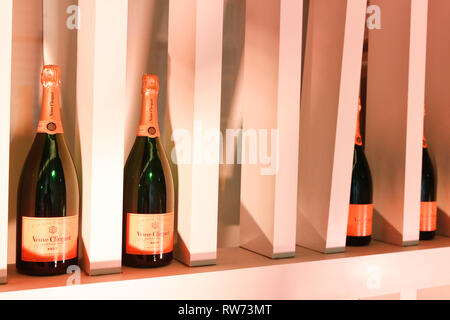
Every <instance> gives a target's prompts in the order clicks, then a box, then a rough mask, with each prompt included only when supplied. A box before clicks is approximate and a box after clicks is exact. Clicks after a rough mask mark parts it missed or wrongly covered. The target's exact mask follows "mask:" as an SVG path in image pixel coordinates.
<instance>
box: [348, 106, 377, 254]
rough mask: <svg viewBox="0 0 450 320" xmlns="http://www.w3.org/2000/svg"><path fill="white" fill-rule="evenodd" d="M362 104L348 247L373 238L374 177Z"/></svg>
mask: <svg viewBox="0 0 450 320" xmlns="http://www.w3.org/2000/svg"><path fill="white" fill-rule="evenodd" d="M360 111H361V102H359V106H358V122H357V128H356V137H355V151H354V153H353V170H352V184H351V189H350V208H349V217H348V226H347V241H346V245H347V246H364V245H368V244H369V243H370V240H371V238H372V218H373V201H372V177H371V174H370V169H369V164H368V162H367V159H366V156H365V154H364V150H363V144H362V139H361V133H360Z"/></svg>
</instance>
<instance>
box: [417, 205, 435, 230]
mask: <svg viewBox="0 0 450 320" xmlns="http://www.w3.org/2000/svg"><path fill="white" fill-rule="evenodd" d="M436 228H437V202H436V201H430V202H421V203H420V231H435V230H436Z"/></svg>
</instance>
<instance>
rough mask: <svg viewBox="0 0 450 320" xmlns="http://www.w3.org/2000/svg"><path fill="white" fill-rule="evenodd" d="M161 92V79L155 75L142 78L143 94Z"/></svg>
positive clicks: (146, 75) (145, 75)
mask: <svg viewBox="0 0 450 320" xmlns="http://www.w3.org/2000/svg"><path fill="white" fill-rule="evenodd" d="M158 92H159V79H158V76H157V75H155V74H144V76H143V77H142V93H154V94H158Z"/></svg>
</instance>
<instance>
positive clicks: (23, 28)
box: [8, 0, 42, 263]
mask: <svg viewBox="0 0 450 320" xmlns="http://www.w3.org/2000/svg"><path fill="white" fill-rule="evenodd" d="M24 21H26V23H24ZM12 34H13V42H12V70H11V71H12V73H11V119H10V121H11V129H10V137H11V143H10V159H9V160H10V171H9V215H8V243H9V246H8V263H15V250H16V248H15V243H16V206H17V187H18V183H19V178H20V173H21V170H22V166H23V163H24V161H25V157H26V156H27V154H28V151H29V149H30V147H31V144H32V142H33V139H34V135H35V129H36V126H37V122H38V121H39V117H40V109H41V101H40V96H41V91H40V90H41V87H40V74H41V67H42V1H28V0H14V2H13V27H12Z"/></svg>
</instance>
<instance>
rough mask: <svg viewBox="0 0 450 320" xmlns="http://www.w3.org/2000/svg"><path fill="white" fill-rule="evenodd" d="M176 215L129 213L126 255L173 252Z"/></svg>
mask: <svg viewBox="0 0 450 320" xmlns="http://www.w3.org/2000/svg"><path fill="white" fill-rule="evenodd" d="M173 229H174V213H173V212H169V213H155V214H142V213H128V214H127V238H126V253H128V254H161V253H168V252H172V251H173Z"/></svg>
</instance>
